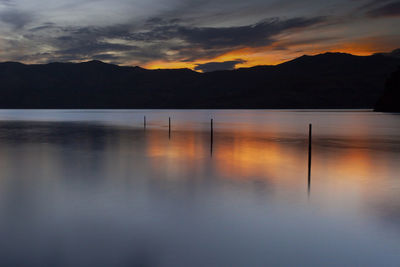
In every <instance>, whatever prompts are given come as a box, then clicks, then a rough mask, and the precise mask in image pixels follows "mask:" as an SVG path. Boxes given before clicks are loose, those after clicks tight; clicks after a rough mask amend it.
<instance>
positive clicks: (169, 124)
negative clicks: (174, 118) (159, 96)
mask: <svg viewBox="0 0 400 267" xmlns="http://www.w3.org/2000/svg"><path fill="white" fill-rule="evenodd" d="M168 138H169V139H171V117H169V118H168Z"/></svg>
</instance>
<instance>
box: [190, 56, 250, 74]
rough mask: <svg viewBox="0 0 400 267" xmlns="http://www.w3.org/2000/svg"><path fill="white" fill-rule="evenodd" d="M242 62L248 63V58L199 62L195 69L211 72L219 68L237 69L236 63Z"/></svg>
mask: <svg viewBox="0 0 400 267" xmlns="http://www.w3.org/2000/svg"><path fill="white" fill-rule="evenodd" d="M242 63H246V60H243V59H237V60H232V61H224V62H208V63H205V64H197V65H196V67H195V68H194V69H195V70H198V71H202V72H211V71H217V70H233V69H235V67H236V65H238V64H242Z"/></svg>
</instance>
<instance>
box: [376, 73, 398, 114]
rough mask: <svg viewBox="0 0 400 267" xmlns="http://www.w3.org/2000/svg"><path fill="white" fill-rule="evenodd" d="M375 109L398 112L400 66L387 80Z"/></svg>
mask: <svg viewBox="0 0 400 267" xmlns="http://www.w3.org/2000/svg"><path fill="white" fill-rule="evenodd" d="M375 111H383V112H400V68H399V69H398V70H397V71H396V72H394V73H393V74H392V75H391V76H390V78H389V79H388V80H387V82H386V88H385V91H384V93H383V96H382V97H381V98H380V99H379V101H378V103H377V105H376V107H375Z"/></svg>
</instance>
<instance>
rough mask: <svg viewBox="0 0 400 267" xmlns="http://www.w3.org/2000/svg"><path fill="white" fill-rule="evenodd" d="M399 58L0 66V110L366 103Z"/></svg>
mask: <svg viewBox="0 0 400 267" xmlns="http://www.w3.org/2000/svg"><path fill="white" fill-rule="evenodd" d="M399 65H400V59H399V58H395V57H387V56H383V55H373V56H367V57H361V56H353V55H349V54H341V53H326V54H321V55H316V56H302V57H300V58H297V59H295V60H292V61H289V62H286V63H283V64H280V65H277V66H257V67H253V68H242V69H237V70H232V71H216V72H209V73H198V72H195V71H192V70H189V69H174V70H168V69H164V70H146V69H143V68H140V67H121V66H116V65H112V64H106V63H103V62H100V61H90V62H85V63H78V64H73V63H51V64H46V65H24V64H20V63H15V62H6V63H0V81H1V82H0V108H373V107H374V105H375V103H376V102H377V100H378V98H379V97H380V96H381V95H382V93H383V87H384V83H385V80H386V79H387V78H388V77H389V75H390V73H392V72H393V71H395V70H396V69H397V66H399Z"/></svg>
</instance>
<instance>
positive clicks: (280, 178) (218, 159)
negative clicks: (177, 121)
mask: <svg viewBox="0 0 400 267" xmlns="http://www.w3.org/2000/svg"><path fill="white" fill-rule="evenodd" d="M280 135H281V138H279V136H280ZM147 136H148V137H147V144H146V146H147V148H146V150H147V155H148V156H149V157H151V164H152V166H153V168H154V169H155V170H158V171H163V172H165V171H167V172H171V173H172V174H173V175H175V174H176V175H178V174H179V175H182V174H186V175H189V176H190V175H192V174H193V173H196V174H200V175H204V176H207V177H210V176H211V177H220V178H224V179H231V180H236V181H246V180H248V181H250V180H265V181H268V182H270V183H273V184H279V185H283V186H289V187H296V188H299V187H300V188H302V186H304V185H305V184H306V182H307V171H308V145H307V136H305V135H304V136H289V135H286V136H285V134H284V133H280V134H279V133H272V132H268V131H261V132H255V131H254V130H253V129H248V130H245V129H241V130H239V131H235V130H232V131H219V132H216V133H215V135H214V147H213V155H212V157H211V155H210V139H209V133H208V132H201V131H182V132H176V133H173V136H172V139H171V140H168V135H167V133H166V132H164V131H149V132H148V133H147ZM339 144H340V145H338V144H337V143H331V144H330V143H329V141H326V140H325V139H323V138H322V139H318V137H316V138H315V142H314V144H313V161H312V179H313V184H314V186H320V187H325V186H333V187H332V188H329V190H332V189H333V188H336V189H337V190H341V189H342V188H341V187H342V186H343V185H344V184H346V185H349V186H350V185H351V187H362V188H363V190H361V191H364V192H368V191H370V190H373V188H374V187H379V186H380V185H381V184H382V183H385V180H387V179H385V178H387V177H391V175H395V174H393V173H392V172H391V171H390V170H393V166H390V165H388V163H387V162H388V159H386V158H384V156H385V155H387V152H385V151H383V152H382V151H381V153H377V152H376V151H375V150H374V149H367V148H365V147H368V145H369V143H368V140H361V141H357V140H353V139H346V138H345V137H342V139H340V142H339ZM388 157H390V156H388ZM389 164H390V160H389ZM378 176H379V177H380V178H379V179H376V177H378ZM185 177H187V176H185ZM204 178H205V177H204ZM381 178H384V179H381ZM321 189H322V188H321ZM336 189H335V190H336ZM327 190H328V189H327ZM335 190H333V191H335ZM322 191H323V190H322Z"/></svg>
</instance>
